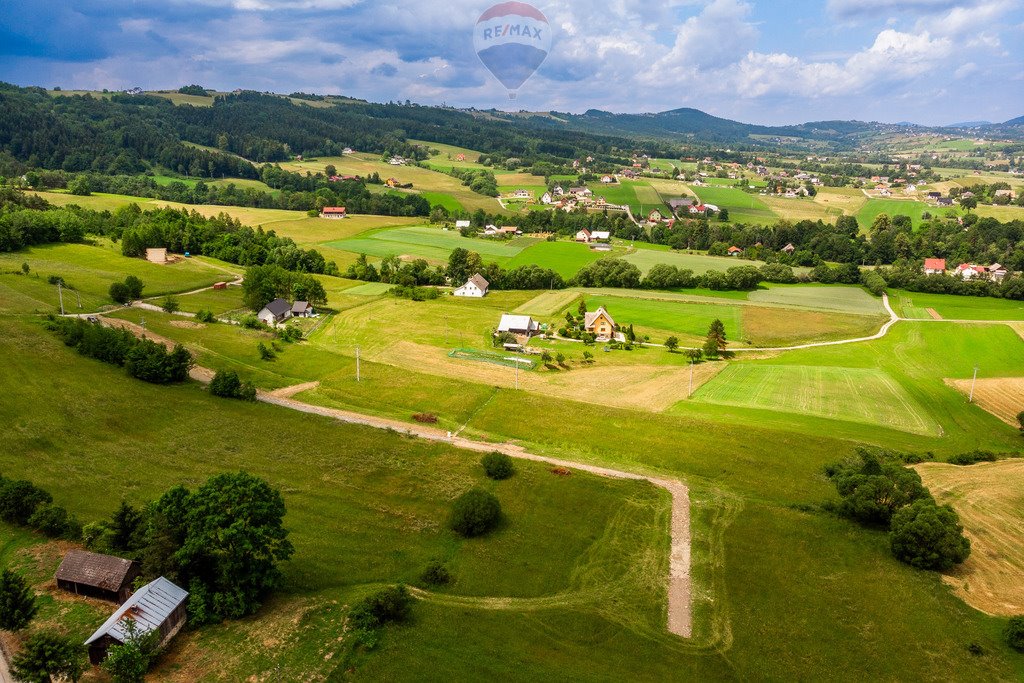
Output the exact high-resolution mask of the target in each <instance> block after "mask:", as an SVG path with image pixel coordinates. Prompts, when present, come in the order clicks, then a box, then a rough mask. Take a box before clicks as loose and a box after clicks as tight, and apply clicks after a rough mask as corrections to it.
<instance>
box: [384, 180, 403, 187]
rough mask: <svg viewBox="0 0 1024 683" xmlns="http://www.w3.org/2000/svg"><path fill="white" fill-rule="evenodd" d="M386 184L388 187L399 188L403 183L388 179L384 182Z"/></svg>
mask: <svg viewBox="0 0 1024 683" xmlns="http://www.w3.org/2000/svg"><path fill="white" fill-rule="evenodd" d="M384 184H385V185H387V186H388V187H398V186H399V185H401V184H402V182H401V181H400V180H399V179H398V178H388V179H387V180H385V181H384Z"/></svg>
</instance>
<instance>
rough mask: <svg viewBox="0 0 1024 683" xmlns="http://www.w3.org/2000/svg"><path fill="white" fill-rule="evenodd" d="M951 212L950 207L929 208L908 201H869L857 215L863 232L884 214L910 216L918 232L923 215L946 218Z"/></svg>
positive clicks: (923, 204) (916, 202)
mask: <svg viewBox="0 0 1024 683" xmlns="http://www.w3.org/2000/svg"><path fill="white" fill-rule="evenodd" d="M949 210H950V208H949V207H941V208H940V207H937V206H929V205H928V204H925V203H924V202H918V201H913V200H907V199H869V200H868V201H867V202H866V203H865V204H864V206H863V207H861V209H860V210H859V211H857V214H856V215H857V223H859V224H860V227H861V229H862V230H867V229H868V228H870V227H871V224H872V223H874V222H875V218H877V217H878V215H879V214H883V213H885V214H888V215H889V216H890V217H892V216H910V220H911V223H912V224H913V226H914V229H915V230H916V229H917V228H918V227H919V226H920V225H921V221H923V220H924V218H923V214H924V213H925V212H928V213H930V214H932V215H933V216H944V215H946V212H947V211H949Z"/></svg>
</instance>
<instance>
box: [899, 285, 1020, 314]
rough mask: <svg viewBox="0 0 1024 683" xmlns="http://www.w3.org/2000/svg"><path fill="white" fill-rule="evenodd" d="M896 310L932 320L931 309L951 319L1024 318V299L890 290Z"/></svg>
mask: <svg viewBox="0 0 1024 683" xmlns="http://www.w3.org/2000/svg"><path fill="white" fill-rule="evenodd" d="M889 301H890V302H891V303H892V306H893V310H895V311H896V313H897V314H898V315H900V316H902V317H905V318H920V319H923V320H930V319H931V318H932V316H931V314H930V313H928V309H929V308H931V309H933V310H934V311H935V312H936V313H938V314H939V315H940V316H942V317H943V318H945V319H947V320H1024V302H1021V301H1014V300H1013V299H994V298H992V297H980V296H955V295H952V294H928V293H925V292H906V291H903V290H896V291H894V292H890V295H889Z"/></svg>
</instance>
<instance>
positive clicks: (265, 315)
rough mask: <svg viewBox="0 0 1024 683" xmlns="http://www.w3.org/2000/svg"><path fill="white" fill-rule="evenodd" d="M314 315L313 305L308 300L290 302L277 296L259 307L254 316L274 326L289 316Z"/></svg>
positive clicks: (308, 316) (309, 316)
mask: <svg viewBox="0 0 1024 683" xmlns="http://www.w3.org/2000/svg"><path fill="white" fill-rule="evenodd" d="M314 315H315V314H314V312H313V306H311V305H310V303H309V302H308V301H296V302H295V303H291V304H290V303H288V301H287V300H285V299H280V298H278V299H274V300H273V301H271V302H270V303H269V304H267V305H266V306H264V307H263V308H261V309H260V312H259V313H257V314H256V317H257V318H259V319H260V322H262V323H264V324H266V325H270V326H271V327H274V326H275V325H280V324H281V323H283V322H284V321H285V320H288V319H289V318H312V317H313V316H314Z"/></svg>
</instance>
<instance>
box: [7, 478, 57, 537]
mask: <svg viewBox="0 0 1024 683" xmlns="http://www.w3.org/2000/svg"><path fill="white" fill-rule="evenodd" d="M51 501H53V496H51V495H50V494H49V492H47V491H44V490H43V489H41V488H39V487H38V486H36V485H35V484H33V483H32V482H30V481H26V480H24V479H18V480H10V479H2V478H0V519H2V520H3V521H5V522H8V523H10V524H18V525H20V526H26V525H27V524H28V521H29V519H30V518H31V517H32V515H33V514H35V511H36V509H37V508H38V507H40V506H41V505H46V504H47V503H50V502H51Z"/></svg>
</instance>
